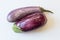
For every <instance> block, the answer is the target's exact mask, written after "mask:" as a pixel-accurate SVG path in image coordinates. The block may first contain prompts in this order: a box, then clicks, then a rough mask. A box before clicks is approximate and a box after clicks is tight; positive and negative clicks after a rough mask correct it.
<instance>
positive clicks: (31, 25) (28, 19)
mask: <svg viewBox="0 0 60 40" xmlns="http://www.w3.org/2000/svg"><path fill="white" fill-rule="evenodd" d="M46 22H47V18H46V16H45V15H44V14H43V13H40V12H36V13H33V14H30V15H27V16H25V17H24V18H22V19H20V20H19V21H17V22H16V24H15V25H16V26H17V27H19V28H20V30H22V31H30V30H33V29H36V28H38V27H41V26H42V25H44V24H46Z"/></svg>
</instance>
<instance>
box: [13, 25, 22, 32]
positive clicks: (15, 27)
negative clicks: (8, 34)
mask: <svg viewBox="0 0 60 40" xmlns="http://www.w3.org/2000/svg"><path fill="white" fill-rule="evenodd" d="M13 31H14V32H16V33H21V32H22V30H21V29H20V28H18V27H17V26H16V24H14V25H13Z"/></svg>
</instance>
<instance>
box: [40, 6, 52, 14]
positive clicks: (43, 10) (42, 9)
mask: <svg viewBox="0 0 60 40" xmlns="http://www.w3.org/2000/svg"><path fill="white" fill-rule="evenodd" d="M40 9H41V11H42V12H50V13H53V12H52V11H50V10H45V9H44V8H42V7H41V8H40Z"/></svg>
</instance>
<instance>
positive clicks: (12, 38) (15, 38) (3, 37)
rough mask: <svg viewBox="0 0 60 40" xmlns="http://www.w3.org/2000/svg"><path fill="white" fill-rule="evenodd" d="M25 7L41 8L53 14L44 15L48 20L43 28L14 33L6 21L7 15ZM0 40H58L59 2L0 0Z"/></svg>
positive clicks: (53, 0)
mask: <svg viewBox="0 0 60 40" xmlns="http://www.w3.org/2000/svg"><path fill="white" fill-rule="evenodd" d="M25 6H42V7H43V8H45V9H49V10H51V11H53V12H54V14H51V13H45V14H46V16H47V19H48V22H47V24H46V25H45V26H44V27H43V28H39V29H37V30H34V31H31V32H26V33H15V32H14V31H13V30H12V25H13V23H9V22H8V21H7V19H6V18H7V15H8V13H9V12H10V11H11V10H13V9H16V8H20V7H25ZM0 40H60V1H59V0H0Z"/></svg>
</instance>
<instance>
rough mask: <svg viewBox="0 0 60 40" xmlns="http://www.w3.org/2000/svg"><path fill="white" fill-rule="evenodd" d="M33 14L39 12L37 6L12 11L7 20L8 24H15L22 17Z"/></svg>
mask: <svg viewBox="0 0 60 40" xmlns="http://www.w3.org/2000/svg"><path fill="white" fill-rule="evenodd" d="M33 12H41V9H40V7H39V6H29V7H23V8H18V9H15V10H12V11H11V12H10V13H9V14H8V16H7V20H8V21H9V22H16V20H17V19H21V18H22V17H24V16H26V15H28V14H31V13H33Z"/></svg>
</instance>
